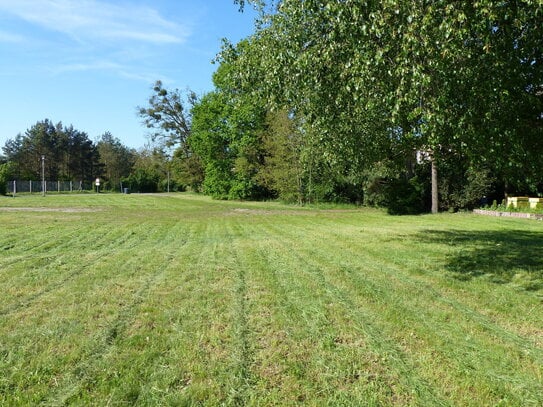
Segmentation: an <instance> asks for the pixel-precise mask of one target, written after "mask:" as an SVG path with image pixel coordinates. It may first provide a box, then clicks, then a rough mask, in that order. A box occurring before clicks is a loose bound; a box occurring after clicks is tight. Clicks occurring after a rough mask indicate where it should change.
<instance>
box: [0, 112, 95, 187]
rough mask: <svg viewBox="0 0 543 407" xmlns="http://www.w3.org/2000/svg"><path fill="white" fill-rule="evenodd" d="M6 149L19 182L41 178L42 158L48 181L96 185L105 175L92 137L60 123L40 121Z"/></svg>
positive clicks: (10, 141)
mask: <svg viewBox="0 0 543 407" xmlns="http://www.w3.org/2000/svg"><path fill="white" fill-rule="evenodd" d="M3 150H4V153H5V154H6V156H7V159H8V160H9V161H10V162H12V163H13V164H14V171H15V174H14V177H15V178H17V179H25V180H38V179H41V173H42V156H43V157H44V158H45V161H44V172H45V178H46V179H48V180H61V181H62V180H64V181H70V180H72V181H83V182H92V181H93V180H94V179H95V178H96V177H97V176H101V171H102V168H101V165H100V164H99V162H98V161H99V153H98V151H97V149H96V146H95V145H94V144H93V142H92V141H91V140H90V139H89V137H88V135H87V134H86V133H84V132H81V131H79V130H76V129H74V127H73V126H63V125H62V123H60V122H59V123H57V124H53V123H52V122H51V121H49V120H48V119H46V120H43V121H41V122H37V123H36V124H35V125H33V126H32V127H31V128H30V129H28V130H27V131H26V133H25V135H24V136H23V135H21V134H19V135H17V137H15V138H14V139H10V140H8V141H7V142H6V144H5V146H4V148H3Z"/></svg>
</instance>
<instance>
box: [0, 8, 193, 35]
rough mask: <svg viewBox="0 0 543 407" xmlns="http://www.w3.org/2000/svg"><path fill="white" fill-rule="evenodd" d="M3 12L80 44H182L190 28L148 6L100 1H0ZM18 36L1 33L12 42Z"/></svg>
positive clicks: (0, 9)
mask: <svg viewBox="0 0 543 407" xmlns="http://www.w3.org/2000/svg"><path fill="white" fill-rule="evenodd" d="M0 12H3V13H4V14H8V15H12V16H15V17H16V18H19V19H21V20H24V21H26V22H28V23H31V24H34V25H37V26H39V27H41V28H43V29H46V30H49V31H56V32H60V33H63V34H65V35H68V36H70V37H71V38H73V39H75V40H78V41H83V42H86V41H96V40H101V41H108V42H112V41H137V42H145V43H153V44H172V43H183V42H185V41H186V40H187V38H188V36H189V35H190V28H189V27H188V26H182V25H180V24H178V23H174V22H172V21H168V20H167V19H165V18H164V17H162V16H161V15H160V13H159V12H158V11H157V10H155V9H153V8H151V7H147V6H138V5H134V4H129V3H126V4H124V6H122V5H119V3H117V4H111V3H107V2H104V1H98V0H16V1H13V0H0ZM17 37H18V36H17V34H9V33H6V32H3V33H0V39H3V38H7V39H8V40H9V39H11V40H13V39H14V38H17Z"/></svg>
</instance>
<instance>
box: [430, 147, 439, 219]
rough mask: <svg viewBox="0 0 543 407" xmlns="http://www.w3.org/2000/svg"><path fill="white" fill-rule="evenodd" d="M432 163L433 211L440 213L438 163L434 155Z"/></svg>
mask: <svg viewBox="0 0 543 407" xmlns="http://www.w3.org/2000/svg"><path fill="white" fill-rule="evenodd" d="M431 163H432V213H438V209H439V205H438V204H439V197H438V190H437V165H436V160H435V158H434V156H433V155H432V156H431Z"/></svg>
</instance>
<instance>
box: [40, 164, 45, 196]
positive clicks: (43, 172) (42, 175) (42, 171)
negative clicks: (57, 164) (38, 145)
mask: <svg viewBox="0 0 543 407" xmlns="http://www.w3.org/2000/svg"><path fill="white" fill-rule="evenodd" d="M41 191H42V196H45V155H42V156H41Z"/></svg>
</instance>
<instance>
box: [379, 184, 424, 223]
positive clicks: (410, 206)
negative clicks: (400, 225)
mask: <svg viewBox="0 0 543 407" xmlns="http://www.w3.org/2000/svg"><path fill="white" fill-rule="evenodd" d="M426 185H427V184H426V183H424V182H421V181H420V180H419V179H418V178H417V177H413V178H410V179H405V178H399V179H394V180H392V181H390V182H389V183H387V186H386V193H387V204H386V207H387V211H388V213H389V214H390V215H417V214H420V213H422V212H425V211H426V209H427V208H426V205H425V195H426V191H427V187H426Z"/></svg>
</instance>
